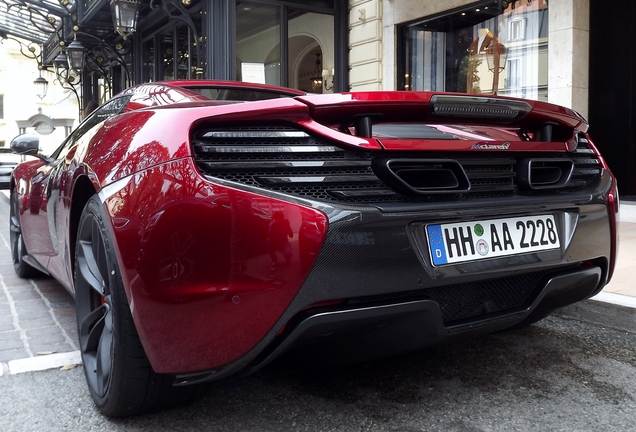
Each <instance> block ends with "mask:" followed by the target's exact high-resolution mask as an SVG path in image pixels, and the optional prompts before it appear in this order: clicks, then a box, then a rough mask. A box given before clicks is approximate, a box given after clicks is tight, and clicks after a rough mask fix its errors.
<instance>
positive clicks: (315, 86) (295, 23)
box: [236, 2, 335, 93]
mask: <svg viewBox="0 0 636 432" xmlns="http://www.w3.org/2000/svg"><path fill="white" fill-rule="evenodd" d="M281 23H283V24H284V25H281ZM281 41H284V44H283V46H282V47H281ZM334 46H335V45H334V17H333V15H332V14H326V13H318V12H313V11H311V10H308V9H301V8H295V7H291V6H283V5H280V6H277V5H270V4H261V3H257V2H239V3H237V7H236V79H237V80H238V81H247V82H255V83H262V84H274V85H283V86H287V87H292V88H297V89H300V90H305V91H308V92H313V93H322V92H327V91H330V90H332V89H333V75H334V68H335V65H334V57H335V56H334ZM281 64H283V65H285V64H286V65H287V67H286V68H281Z"/></svg>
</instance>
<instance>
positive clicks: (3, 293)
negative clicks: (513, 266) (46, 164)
mask: <svg viewBox="0 0 636 432" xmlns="http://www.w3.org/2000/svg"><path fill="white" fill-rule="evenodd" d="M8 219H9V200H8V195H7V193H6V191H0V376H2V375H3V374H14V373H20V372H26V371H30V370H42V369H48V368H54V367H62V366H66V365H69V364H75V363H79V362H80V356H79V351H78V344H77V327H76V322H75V307H74V302H73V298H72V297H71V296H70V295H69V294H68V293H67V292H66V291H65V290H64V289H63V288H62V287H61V285H59V284H58V283H57V282H55V281H54V280H52V279H49V278H40V279H32V280H24V279H20V278H18V277H17V276H16V275H15V272H14V271H13V263H12V260H11V251H10V248H9V244H10V243H9V220H8ZM619 229H620V239H621V243H620V252H619V256H618V261H617V267H616V272H615V274H614V278H613V280H612V282H611V283H610V284H609V285H608V286H607V287H606V288H605V289H604V290H603V292H601V293H600V294H599V295H598V296H596V297H595V298H594V299H592V300H588V301H585V302H581V303H578V304H576V305H573V306H569V307H567V308H563V309H561V310H560V311H559V312H558V313H557V314H558V315H560V316H564V317H570V318H574V319H580V320H584V321H588V322H594V323H597V324H601V325H604V326H608V327H612V328H618V329H621V330H625V331H628V332H634V333H636V284H635V283H634V282H633V281H632V279H633V277H634V276H633V274H632V269H634V268H636V203H632V202H630V203H622V204H621V222H620V226H619Z"/></svg>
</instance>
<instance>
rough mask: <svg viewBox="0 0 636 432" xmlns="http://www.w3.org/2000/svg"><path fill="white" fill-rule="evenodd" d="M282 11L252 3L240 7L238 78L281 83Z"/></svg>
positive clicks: (239, 3)
mask: <svg viewBox="0 0 636 432" xmlns="http://www.w3.org/2000/svg"><path fill="white" fill-rule="evenodd" d="M280 12H281V9H280V7H278V6H270V5H264V4H258V3H251V2H238V3H237V4H236V79H237V81H246V82H255V83H261V84H273V85H280V84H281V76H280V63H281V58H280V51H281V50H280V39H281V38H280V33H281V30H280V22H281V16H280V15H281V13H280Z"/></svg>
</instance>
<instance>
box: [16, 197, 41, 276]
mask: <svg viewBox="0 0 636 432" xmlns="http://www.w3.org/2000/svg"><path fill="white" fill-rule="evenodd" d="M9 241H10V242H11V258H13V269H14V270H15V272H16V274H17V275H18V276H20V277H21V278H33V277H37V276H42V275H43V273H42V272H40V271H39V270H37V269H36V268H34V267H31V266H30V265H29V264H27V262H26V261H24V256H25V255H26V254H27V250H26V246H25V245H24V238H23V237H22V225H21V224H20V207H19V204H18V195H17V194H16V193H15V192H13V193H11V203H10V209H9Z"/></svg>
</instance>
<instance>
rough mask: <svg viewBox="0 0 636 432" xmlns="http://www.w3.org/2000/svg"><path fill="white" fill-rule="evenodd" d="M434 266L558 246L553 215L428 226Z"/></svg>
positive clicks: (427, 232) (427, 231) (427, 230)
mask: <svg viewBox="0 0 636 432" xmlns="http://www.w3.org/2000/svg"><path fill="white" fill-rule="evenodd" d="M426 235H427V238H428V244H429V251H430V254H431V261H432V263H433V265H435V266H440V265H444V264H454V263H459V262H465V261H476V260H481V259H486V258H498V257H504V256H510V255H518V254H522V253H528V252H539V251H544V250H550V249H558V248H559V247H560V246H561V245H560V242H559V232H558V229H557V225H556V223H555V221H554V216H552V215H542V216H528V217H516V218H507V219H491V220H481V221H471V222H458V223H451V224H441V225H426Z"/></svg>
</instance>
